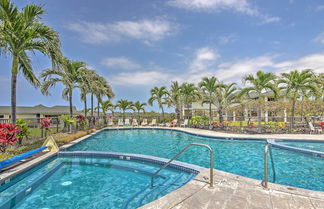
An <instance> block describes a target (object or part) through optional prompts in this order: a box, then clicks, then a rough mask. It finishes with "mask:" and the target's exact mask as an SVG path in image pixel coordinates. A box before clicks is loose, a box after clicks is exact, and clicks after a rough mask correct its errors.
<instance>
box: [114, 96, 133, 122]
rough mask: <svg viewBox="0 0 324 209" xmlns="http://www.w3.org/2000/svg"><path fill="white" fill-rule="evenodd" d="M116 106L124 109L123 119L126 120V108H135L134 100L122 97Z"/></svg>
mask: <svg viewBox="0 0 324 209" xmlns="http://www.w3.org/2000/svg"><path fill="white" fill-rule="evenodd" d="M116 107H118V108H119V109H120V110H122V111H123V121H124V122H125V111H126V110H134V109H133V102H132V101H129V100H127V99H120V100H118V101H117V104H116Z"/></svg>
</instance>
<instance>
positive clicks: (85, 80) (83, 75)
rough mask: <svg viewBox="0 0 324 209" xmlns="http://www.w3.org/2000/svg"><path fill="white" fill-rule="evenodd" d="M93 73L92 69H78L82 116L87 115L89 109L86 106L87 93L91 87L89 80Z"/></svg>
mask: <svg viewBox="0 0 324 209" xmlns="http://www.w3.org/2000/svg"><path fill="white" fill-rule="evenodd" d="M93 74H96V72H95V71H94V70H89V69H86V68H84V69H82V70H80V75H79V76H80V79H79V81H78V82H79V89H80V99H81V101H83V104H84V116H85V117H87V114H88V112H89V111H90V110H91V109H89V108H88V107H87V95H88V94H89V93H91V92H90V89H91V80H92V77H93Z"/></svg>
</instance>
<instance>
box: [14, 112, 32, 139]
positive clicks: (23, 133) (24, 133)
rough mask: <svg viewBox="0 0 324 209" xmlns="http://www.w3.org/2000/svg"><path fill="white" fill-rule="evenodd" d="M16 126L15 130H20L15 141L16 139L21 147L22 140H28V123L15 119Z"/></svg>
mask: <svg viewBox="0 0 324 209" xmlns="http://www.w3.org/2000/svg"><path fill="white" fill-rule="evenodd" d="M16 126H17V128H19V129H20V131H19V132H18V133H17V139H18V144H19V145H21V144H22V141H23V139H26V140H28V139H29V137H30V130H29V127H28V122H27V120H26V119H23V118H20V119H17V122H16Z"/></svg>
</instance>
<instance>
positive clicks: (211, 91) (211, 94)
mask: <svg viewBox="0 0 324 209" xmlns="http://www.w3.org/2000/svg"><path fill="white" fill-rule="evenodd" d="M198 86H199V88H200V89H201V91H202V102H203V103H208V104H209V125H210V124H211V121H212V118H213V115H212V104H213V103H214V102H215V99H216V96H215V93H216V90H217V88H218V87H219V84H218V80H217V78H216V77H215V76H213V77H210V78H208V77H204V78H203V79H202V81H201V82H200V83H199V84H198Z"/></svg>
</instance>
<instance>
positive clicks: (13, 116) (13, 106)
mask: <svg viewBox="0 0 324 209" xmlns="http://www.w3.org/2000/svg"><path fill="white" fill-rule="evenodd" d="M17 74H18V58H17V57H16V56H14V57H13V60H12V69H11V121H12V123H13V124H15V125H16V117H17V116H16V105H17V96H16V95H17Z"/></svg>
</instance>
